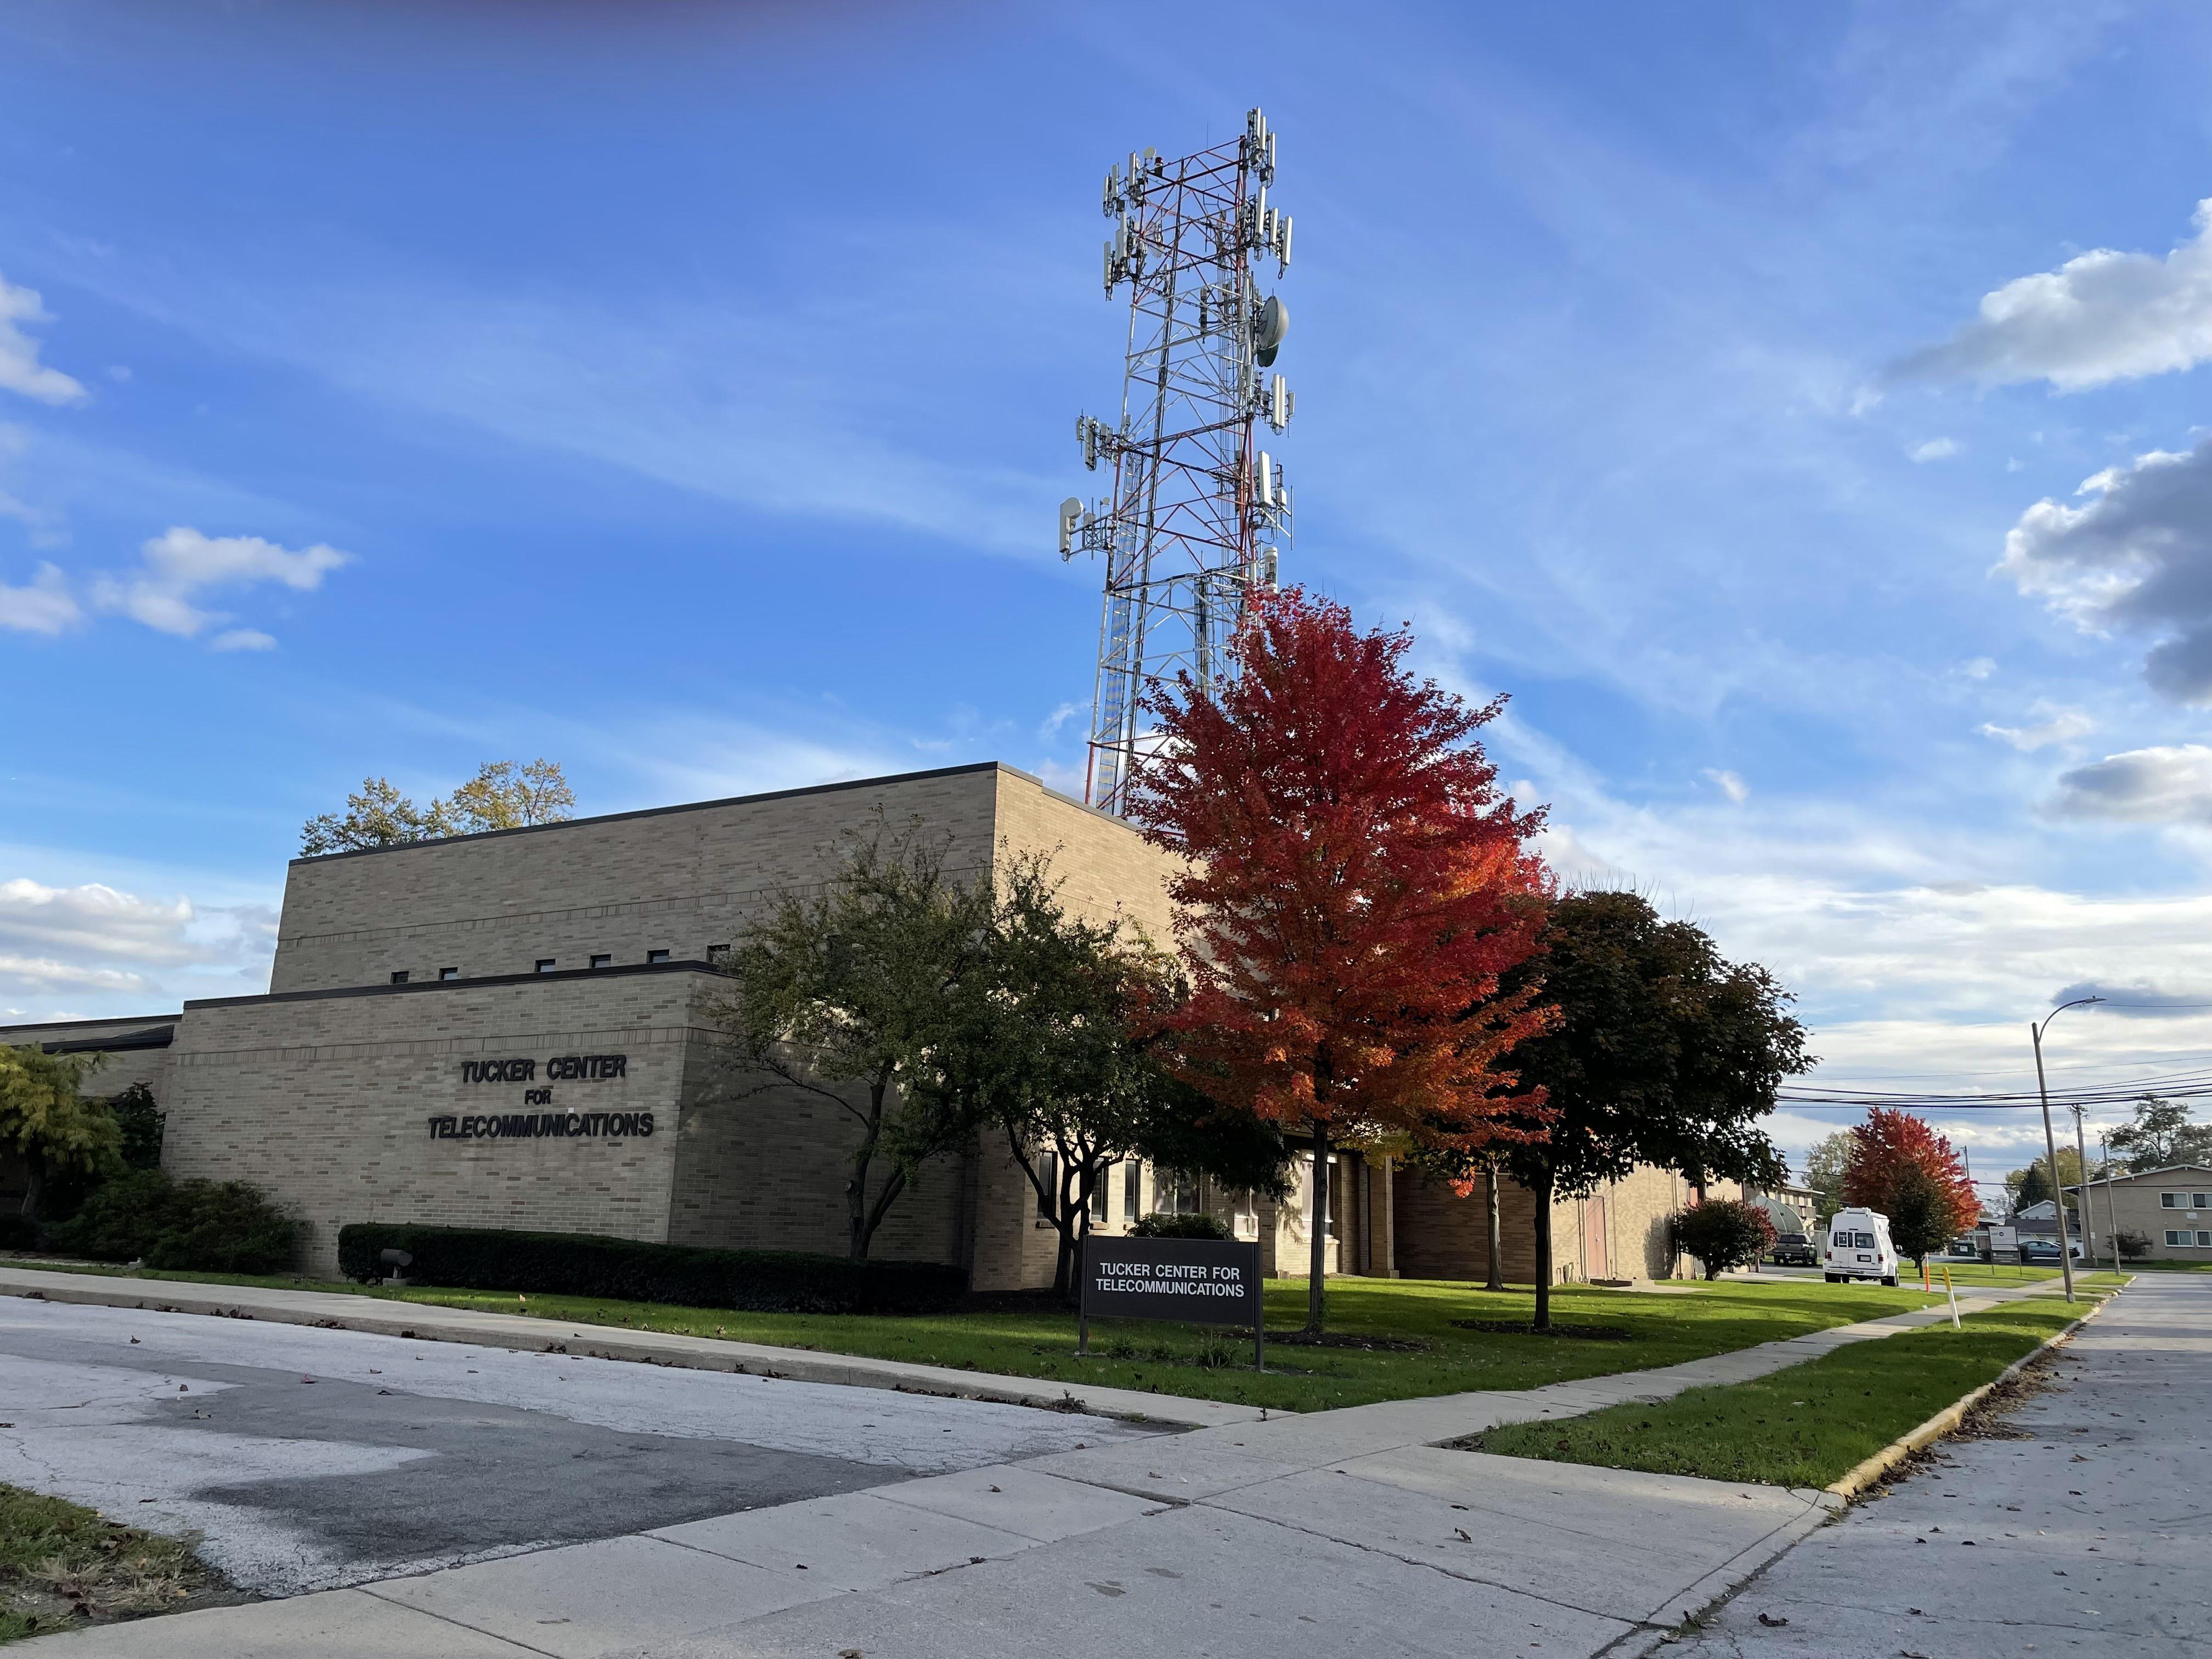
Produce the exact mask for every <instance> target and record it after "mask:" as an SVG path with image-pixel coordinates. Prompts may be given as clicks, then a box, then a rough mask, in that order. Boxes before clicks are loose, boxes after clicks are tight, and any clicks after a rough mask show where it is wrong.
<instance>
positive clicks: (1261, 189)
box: [1060, 109, 1296, 816]
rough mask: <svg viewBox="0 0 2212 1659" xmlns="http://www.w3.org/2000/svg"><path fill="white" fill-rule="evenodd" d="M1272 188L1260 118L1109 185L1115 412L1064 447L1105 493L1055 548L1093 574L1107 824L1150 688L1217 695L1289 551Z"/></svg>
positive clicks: (1098, 775) (1124, 781)
mask: <svg viewBox="0 0 2212 1659" xmlns="http://www.w3.org/2000/svg"><path fill="white" fill-rule="evenodd" d="M1274 182H1275V134H1274V132H1273V129H1271V128H1270V127H1269V126H1268V125H1267V118H1265V117H1264V116H1263V115H1261V112H1259V111H1258V110H1256V109H1255V110H1253V111H1252V112H1249V114H1247V115H1246V116H1245V118H1244V130H1243V132H1242V133H1240V134H1239V135H1238V136H1237V138H1236V139H1235V141H1234V142H1232V143H1225V144H1217V145H1215V146H1213V147H1212V149H1201V150H1199V151H1197V152H1196V153H1194V154H1193V155H1185V156H1182V157H1181V158H1179V159H1176V160H1172V161H1170V160H1169V159H1167V158H1166V157H1164V156H1161V155H1156V154H1155V153H1154V152H1152V150H1150V149H1147V150H1146V151H1144V152H1143V153H1142V154H1141V155H1138V154H1134V153H1133V154H1132V155H1130V156H1129V158H1128V161H1127V162H1126V163H1125V164H1123V165H1121V166H1119V167H1115V168H1114V169H1112V170H1111V171H1110V172H1109V173H1107V175H1106V190H1105V198H1104V209H1105V214H1106V216H1107V217H1108V218H1109V219H1110V220H1112V221H1113V222H1114V228H1113V230H1112V233H1111V234H1109V236H1108V237H1107V239H1106V257H1105V267H1104V273H1103V274H1104V277H1105V284H1106V296H1107V298H1108V299H1109V300H1111V299H1112V298H1114V297H1115V295H1116V294H1117V293H1118V292H1119V290H1120V289H1121V286H1122V285H1123V284H1124V283H1127V285H1128V289H1129V343H1128V349H1127V354H1126V356H1125V361H1124V368H1123V372H1122V378H1121V418H1120V419H1119V420H1118V421H1117V422H1114V423H1112V424H1110V425H1109V424H1108V423H1107V422H1103V421H1099V420H1095V419H1093V418H1092V417H1091V416H1088V415H1085V416H1080V417H1079V418H1078V419H1077V421H1076V423H1075V435H1076V441H1077V442H1078V443H1079V444H1080V445H1081V446H1082V449H1083V461H1084V465H1085V466H1087V467H1089V468H1090V469H1091V471H1097V470H1098V469H1099V468H1100V467H1101V466H1104V467H1107V468H1109V470H1110V471H1111V473H1112V477H1113V485H1112V489H1111V491H1110V493H1109V494H1108V495H1103V496H1101V497H1099V498H1098V499H1097V500H1096V501H1092V502H1091V503H1090V504H1088V505H1087V506H1086V505H1085V503H1084V502H1082V501H1080V500H1079V499H1073V498H1072V499H1070V500H1069V501H1066V502H1064V503H1063V504H1062V505H1061V507H1060V556H1061V557H1062V558H1073V557H1074V556H1075V555H1076V554H1077V553H1078V552H1085V553H1097V554H1101V555H1103V556H1104V559H1105V567H1106V597H1105V604H1104V607H1103V614H1102V616H1101V617H1100V621H1099V625H1098V678H1097V686H1096V690H1095V691H1094V692H1093V695H1092V702H1091V753H1090V763H1089V765H1088V767H1087V769H1086V770H1085V781H1084V799H1085V800H1087V801H1089V802H1090V803H1091V805H1093V806H1095V807H1097V808H1098V809H1099V810H1100V811H1106V812H1111V813H1114V814H1115V815H1116V816H1119V815H1120V814H1121V812H1122V811H1123V810H1124V808H1125V806H1126V800H1127V793H1128V790H1129V787H1130V782H1131V780H1132V779H1133V777H1134V775H1135V774H1136V772H1137V770H1138V769H1139V767H1140V766H1141V765H1142V764H1143V763H1144V761H1145V759H1146V757H1147V756H1148V755H1149V754H1151V753H1152V751H1153V750H1154V749H1155V748H1156V746H1157V743H1158V739H1157V738H1156V736H1155V734H1154V733H1153V732H1152V731H1151V729H1150V728H1149V727H1148V726H1146V721H1145V718H1144V712H1143V709H1142V708H1141V706H1140V703H1141V699H1142V696H1143V693H1144V690H1145V687H1146V684H1147V683H1148V682H1149V681H1151V680H1152V679H1155V678H1159V679H1168V680H1172V679H1173V678H1175V677H1176V675H1177V674H1178V673H1181V672H1185V671H1187V672H1188V673H1189V675H1190V677H1191V678H1192V679H1194V681H1196V682H1197V683H1198V684H1199V685H1200V686H1202V687H1205V688H1206V689H1208V690H1211V689H1212V688H1214V687H1216V686H1218V685H1219V684H1222V683H1223V681H1224V680H1225V679H1226V678H1228V673H1229V652H1228V647H1229V643H1230V641H1231V639H1232V638H1233V637H1234V636H1235V634H1236V631H1237V624H1238V623H1239V622H1241V621H1242V620H1243V616H1244V612H1245V608H1246V606H1247V605H1249V604H1250V603H1251V600H1252V597H1253V595H1254V594H1255V593H1257V592H1263V591H1265V590H1266V589H1268V588H1271V587H1273V586H1274V585H1275V576H1276V568H1277V565H1278V562H1279V559H1280V557H1281V550H1283V549H1284V548H1285V547H1287V546H1288V545H1289V544H1290V539H1291V487H1290V485H1289V484H1288V483H1285V481H1284V478H1283V466H1282V462H1281V461H1280V460H1279V459H1277V458H1275V457H1273V456H1272V455H1270V454H1268V453H1267V452H1265V451H1263V450H1262V449H1261V448H1260V447H1259V444H1258V441H1257V439H1258V427H1259V423H1260V422H1261V421H1265V422H1267V424H1268V426H1269V427H1270V428H1273V430H1274V431H1276V432H1278V433H1279V432H1281V431H1282V430H1283V429H1284V428H1285V427H1287V426H1288V425H1289V424H1290V422H1291V415H1292V413H1293V412H1294V410H1295V407H1296V399H1294V398H1292V396H1291V390H1290V387H1289V386H1288V385H1287V384H1286V383H1285V380H1284V379H1283V377H1282V376H1281V375H1279V374H1273V373H1272V372H1271V371H1272V370H1273V365H1274V362H1275V356H1276V354H1277V353H1278V352H1279V351H1280V350H1281V349H1282V344H1283V336H1284V334H1285V331H1287V330H1288V328H1289V325H1290V312H1289V310H1288V308H1287V307H1285V305H1284V304H1283V302H1282V301H1281V300H1280V299H1279V298H1277V297H1275V296H1274V295H1265V296H1263V295H1261V292H1260V284H1261V275H1260V270H1259V267H1260V264H1261V262H1262V261H1272V262H1273V264H1274V266H1275V276H1277V277H1280V276H1283V275H1284V274H1285V272H1287V271H1288V270H1289V269H1290V264H1291V219H1290V216H1289V215H1288V214H1286V213H1284V212H1283V211H1282V210H1280V209H1279V208H1278V207H1277V206H1276V205H1275V204H1274V203H1273V201H1272V200H1271V199H1270V197H1271V192H1272V191H1273V185H1274Z"/></svg>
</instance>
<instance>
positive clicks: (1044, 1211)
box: [1036, 1152, 1060, 1220]
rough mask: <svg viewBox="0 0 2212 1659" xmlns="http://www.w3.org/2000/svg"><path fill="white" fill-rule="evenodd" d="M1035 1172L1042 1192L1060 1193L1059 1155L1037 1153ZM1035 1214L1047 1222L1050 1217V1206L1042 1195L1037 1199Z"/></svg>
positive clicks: (1054, 1153) (1056, 1153) (1055, 1153)
mask: <svg viewBox="0 0 2212 1659" xmlns="http://www.w3.org/2000/svg"><path fill="white" fill-rule="evenodd" d="M1036 1172H1037V1180H1038V1182H1040V1183H1042V1186H1043V1188H1044V1191H1045V1192H1046V1193H1050V1194H1058V1193H1059V1191H1060V1154H1059V1153H1058V1152H1039V1153H1038V1154H1037V1155H1036ZM1037 1213H1038V1214H1039V1215H1041V1216H1043V1217H1044V1218H1046V1219H1048V1220H1049V1219H1050V1218H1051V1217H1052V1206H1051V1205H1050V1204H1049V1203H1048V1202H1047V1201H1046V1199H1045V1197H1044V1195H1043V1194H1039V1195H1038V1197H1037Z"/></svg>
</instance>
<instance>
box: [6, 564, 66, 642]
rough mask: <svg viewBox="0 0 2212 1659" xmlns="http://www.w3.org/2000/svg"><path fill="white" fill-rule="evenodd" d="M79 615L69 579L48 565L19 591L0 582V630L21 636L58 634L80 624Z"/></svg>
mask: <svg viewBox="0 0 2212 1659" xmlns="http://www.w3.org/2000/svg"><path fill="white" fill-rule="evenodd" d="M83 616H84V612H83V611H82V609H81V608H80V607H79V606H78V605H77V602H76V596H75V595H74V594H72V593H71V592H70V588H69V579H68V578H67V577H65V576H64V575H63V574H62V573H61V572H60V571H59V570H57V569H56V568H54V567H53V566H52V565H50V564H42V565H40V567H39V569H38V574H36V575H34V576H33V577H32V579H31V580H30V581H29V582H28V583H27V584H26V585H25V586H20V587H10V586H8V584H7V583H5V582H0V628H9V629H15V631H16V632H18V633H21V634H58V633H60V632H62V630H63V629H66V628H70V627H72V626H74V625H75V624H76V623H78V622H79V621H81V620H82V618H83Z"/></svg>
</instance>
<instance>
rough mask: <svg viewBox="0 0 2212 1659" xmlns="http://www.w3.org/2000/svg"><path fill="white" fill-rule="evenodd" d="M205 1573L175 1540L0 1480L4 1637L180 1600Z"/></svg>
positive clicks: (0, 1638) (153, 1609)
mask: <svg viewBox="0 0 2212 1659" xmlns="http://www.w3.org/2000/svg"><path fill="white" fill-rule="evenodd" d="M206 1577H207V1575H206V1573H205V1572H204V1571H203V1570H202V1568H201V1567H200V1565H199V1564H198V1562H197V1561H196V1560H195V1559H193V1556H192V1552H191V1547H190V1546H189V1545H187V1544H184V1543H181V1542H179V1541H177V1540H176V1539H173V1538H163V1537H161V1535H160V1534H155V1533H148V1532H140V1531H138V1530H137V1529H136V1528H130V1527H124V1526H120V1525H118V1524H117V1523H115V1522H110V1521H105V1520H102V1519H101V1518H100V1515H99V1514H98V1512H97V1511H95V1510H88V1509H86V1508H85V1507H84V1506H83V1505H82V1504H71V1503H68V1502H66V1501H64V1499H62V1498H44V1497H41V1496H40V1495H39V1494H38V1493H37V1492H25V1491H23V1490H22V1489H21V1487H19V1486H0V1642H14V1641H18V1640H20V1639H21V1638H23V1637H26V1636H39V1635H43V1634H45V1633H46V1632H51V1631H58V1630H75V1629H79V1628H82V1626H85V1625H87V1624H89V1623H91V1622H92V1621H93V1620H95V1619H112V1618H118V1617H121V1618H129V1617H131V1616H133V1615H136V1614H138V1613H160V1612H163V1611H166V1610H168V1609H171V1608H174V1607H180V1606H182V1605H184V1604H185V1602H186V1601H188V1600H189V1599H190V1598H191V1595H192V1594H193V1592H194V1591H196V1590H197V1589H201V1588H203V1587H204V1584H205V1582H206Z"/></svg>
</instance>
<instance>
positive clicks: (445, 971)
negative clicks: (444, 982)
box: [438, 968, 461, 979]
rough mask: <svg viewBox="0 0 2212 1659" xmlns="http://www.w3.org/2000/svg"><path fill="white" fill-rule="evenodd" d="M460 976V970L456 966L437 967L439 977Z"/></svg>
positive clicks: (451, 977)
mask: <svg viewBox="0 0 2212 1659" xmlns="http://www.w3.org/2000/svg"><path fill="white" fill-rule="evenodd" d="M460 976H461V970H460V969H458V968H441V969H438V977H439V978H440V979H459V977H460Z"/></svg>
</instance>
